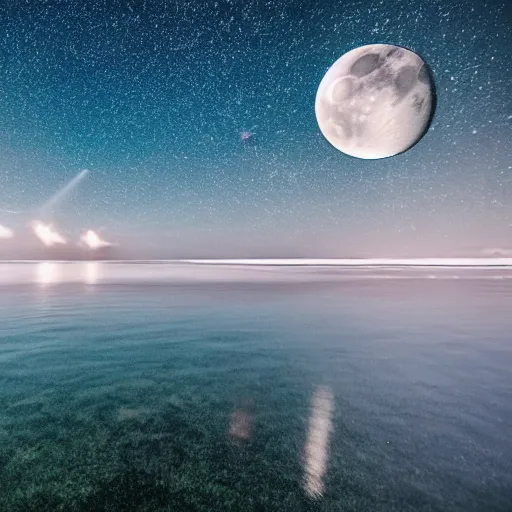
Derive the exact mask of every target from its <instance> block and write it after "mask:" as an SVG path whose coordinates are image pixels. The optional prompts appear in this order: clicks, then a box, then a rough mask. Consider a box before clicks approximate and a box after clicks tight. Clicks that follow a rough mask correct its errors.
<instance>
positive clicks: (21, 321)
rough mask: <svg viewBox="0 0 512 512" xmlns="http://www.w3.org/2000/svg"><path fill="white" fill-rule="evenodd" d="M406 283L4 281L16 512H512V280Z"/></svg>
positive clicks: (81, 272) (10, 488) (0, 324)
mask: <svg viewBox="0 0 512 512" xmlns="http://www.w3.org/2000/svg"><path fill="white" fill-rule="evenodd" d="M130 269H131V270H130ZM395 271H396V272H397V273H399V274H400V273H404V272H405V274H406V275H407V277H405V278H403V277H400V278H398V277H393V276H394V274H393V273H392V272H391V271H390V270H389V269H380V270H378V271H377V270H375V269H374V270H370V269H366V270H365V269H356V270H354V269H344V270H343V271H340V270H339V269H293V268H287V269H272V268H260V269H258V268H251V269H244V268H242V267H237V268H236V269H230V268H223V269H222V270H219V269H216V268H214V267H208V266H193V265H189V266H179V265H178V266H176V265H168V264H162V265H142V264H138V265H133V266H129V265H114V264H104V263H99V262H98V263H97V262H91V263H83V264H82V263H81V264H60V263H50V262H48V263H41V264H39V263H38V264H19V266H11V265H5V266H2V265H0V282H1V283H2V286H0V410H1V411H2V412H1V414H0V491H1V492H0V510H1V511H2V512H3V511H4V510H5V511H9V512H27V511H39V510H45V511H50V510H51V511H57V510H63V511H75V510H77V511H87V510H99V511H101V510H109V511H112V512H117V511H120V510H130V511H134V512H138V511H144V512H168V511H169V510H194V511H208V512H210V511H212V510H222V511H230V510H244V511H246V510H247V511H259V510H279V511H293V512H309V511H322V512H328V511H329V512H330V511H334V510H353V511H364V512H366V511H368V510H371V511H372V512H388V511H389V512H391V511H396V510H401V511H406V510H409V511H411V510H414V511H420V512H433V511H435V512H445V511H448V510H449V511H450V512H451V511H456V512H480V511H482V512H490V511H492V512H509V511H510V496H511V489H512V436H511V435H510V425H512V399H511V397H512V378H511V371H510V368H512V339H511V336H510V333H511V332H512V316H511V315H510V312H511V311H512V286H511V281H510V279H508V278H507V279H502V278H493V277H492V276H493V275H495V276H499V274H485V276H484V277H482V275H480V274H479V273H478V272H476V273H475V271H472V270H468V271H466V272H468V273H463V272H459V274H458V275H459V279H451V278H449V279H443V278H442V277H443V276H444V277H446V274H442V273H438V272H440V271H438V270H432V269H429V270H428V271H426V272H423V271H421V270H419V271H417V272H418V273H415V271H413V270H410V269H409V270H407V271H405V270H402V271H399V270H395ZM449 272H450V273H451V274H449V275H453V273H454V272H456V270H454V269H451V270H449ZM482 272H484V271H482ZM496 272H498V271H496ZM499 272H501V273H502V274H501V275H502V276H503V275H506V274H503V273H504V272H505V271H504V270H503V269H502V270H500V271H499ZM432 273H434V274H435V275H436V276H438V277H439V279H438V278H436V279H425V277H426V276H428V275H432ZM367 275H371V276H374V277H371V278H367ZM134 276H135V277H134ZM382 276H387V277H385V278H384V279H381V277H382ZM489 277H491V278H489ZM219 281H222V282H221V283H219ZM20 283H21V285H18V284H20ZM177 284H179V286H178V285H177Z"/></svg>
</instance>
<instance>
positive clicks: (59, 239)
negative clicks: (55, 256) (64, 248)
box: [32, 220, 67, 247]
mask: <svg viewBox="0 0 512 512" xmlns="http://www.w3.org/2000/svg"><path fill="white" fill-rule="evenodd" d="M32 231H33V232H34V234H35V235H36V236H37V238H39V240H41V242H43V244H44V245H46V246H47V247H51V246H52V245H55V244H66V243H67V242H66V239H65V238H64V237H63V236H62V235H60V234H59V233H57V231H55V230H54V229H53V228H52V226H51V225H50V224H44V223H42V222H40V221H38V220H36V221H34V222H32Z"/></svg>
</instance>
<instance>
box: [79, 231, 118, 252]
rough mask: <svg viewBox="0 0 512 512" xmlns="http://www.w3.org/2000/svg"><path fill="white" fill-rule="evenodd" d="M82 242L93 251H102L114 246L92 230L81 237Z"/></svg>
mask: <svg viewBox="0 0 512 512" xmlns="http://www.w3.org/2000/svg"><path fill="white" fill-rule="evenodd" d="M80 241H81V242H82V243H83V244H85V245H86V246H87V247H89V249H92V250H93V251H94V250H96V249H100V248H101V247H109V246H110V245H112V244H111V243H109V242H107V241H106V240H102V239H101V238H100V236H99V235H98V234H97V233H96V232H94V231H93V230H92V229H90V230H89V231H87V233H85V234H84V235H82V236H81V237H80Z"/></svg>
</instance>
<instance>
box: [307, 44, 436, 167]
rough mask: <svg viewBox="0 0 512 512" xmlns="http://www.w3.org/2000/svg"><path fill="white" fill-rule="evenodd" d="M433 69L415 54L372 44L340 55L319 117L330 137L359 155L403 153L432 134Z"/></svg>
mask: <svg viewBox="0 0 512 512" xmlns="http://www.w3.org/2000/svg"><path fill="white" fill-rule="evenodd" d="M433 100H434V86H433V83H432V80H431V77H430V73H429V71H428V68H427V66H426V64H425V62H423V60H422V59H421V58H420V57H419V56H418V55H416V54H415V53H414V52H412V51H410V50H407V49H405V48H401V47H398V46H393V45H389V44H370V45H367V46H361V47H359V48H355V49H353V50H351V51H349V52H348V53H346V54H345V55H343V56H342V57H340V58H339V59H338V60H337V61H336V62H335V63H334V64H333V65H332V66H331V67H330V68H329V70H328V71H327V73H326V74H325V76H324V78H323V79H322V81H321V82H320V85H319V87H318V92H317V94H316V101H315V113H316V119H317V121H318V125H319V127H320V130H321V131H322V133H323V135H324V137H325V138H326V139H327V140H328V141H329V142H330V143H331V144H332V145H333V146H334V147H335V148H336V149H338V150H340V151H342V152H343V153H346V154H347V155H351V156H354V157H356V158H364V159H377V158H386V157H390V156H394V155H397V154H398V153H402V152H403V151H406V150H407V149H409V148H410V147H411V146H413V145H414V144H415V143H416V142H418V141H419V140H420V139H421V137H422V136H423V134H424V133H425V132H426V130H427V128H428V125H429V123H430V120H431V119H432V114H433V108H434V101H433Z"/></svg>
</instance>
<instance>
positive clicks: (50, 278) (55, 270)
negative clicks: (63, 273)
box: [36, 261, 61, 285]
mask: <svg viewBox="0 0 512 512" xmlns="http://www.w3.org/2000/svg"><path fill="white" fill-rule="evenodd" d="M60 268H61V265H59V264H58V263H53V262H50V261H42V262H40V263H38V264H37V265H36V272H37V277H36V281H37V282H38V283H39V284H40V285H47V284H54V283H56V282H58V281H59V270H60Z"/></svg>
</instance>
